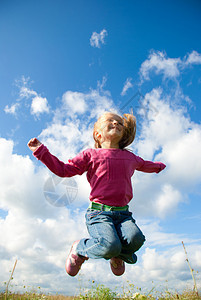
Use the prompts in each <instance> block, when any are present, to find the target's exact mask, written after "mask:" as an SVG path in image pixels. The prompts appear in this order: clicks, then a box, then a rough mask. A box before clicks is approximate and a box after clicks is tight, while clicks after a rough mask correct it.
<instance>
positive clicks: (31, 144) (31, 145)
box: [27, 138, 41, 152]
mask: <svg viewBox="0 0 201 300" xmlns="http://www.w3.org/2000/svg"><path fill="white" fill-rule="evenodd" d="M40 145H41V142H40V141H39V140H38V139H37V138H33V139H31V140H30V141H29V142H28V144H27V146H28V147H29V149H30V150H31V151H33V152H34V151H36V150H37V149H38V147H39V146H40Z"/></svg>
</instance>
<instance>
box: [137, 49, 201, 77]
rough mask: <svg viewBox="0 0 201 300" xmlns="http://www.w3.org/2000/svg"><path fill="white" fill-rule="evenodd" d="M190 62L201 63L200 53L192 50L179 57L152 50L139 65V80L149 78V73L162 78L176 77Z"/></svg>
mask: <svg viewBox="0 0 201 300" xmlns="http://www.w3.org/2000/svg"><path fill="white" fill-rule="evenodd" d="M192 64H201V54H199V53H198V52H197V51H192V52H191V53H190V54H188V55H187V56H185V57H184V58H183V59H181V58H170V57H168V56H167V54H166V53H165V52H162V51H152V52H151V53H150V55H149V57H148V59H146V60H145V61H144V62H143V63H142V65H141V67H140V72H139V73H140V77H141V82H143V81H145V80H149V79H150V75H151V74H152V73H153V74H157V75H162V76H163V79H167V78H168V79H177V78H178V76H179V75H180V74H181V72H182V70H183V69H184V68H186V67H188V66H189V65H192Z"/></svg>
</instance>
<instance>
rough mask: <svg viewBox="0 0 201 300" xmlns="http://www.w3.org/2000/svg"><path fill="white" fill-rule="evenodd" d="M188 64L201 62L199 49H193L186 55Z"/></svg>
mask: <svg viewBox="0 0 201 300" xmlns="http://www.w3.org/2000/svg"><path fill="white" fill-rule="evenodd" d="M186 64H199V65H200V64H201V54H200V53H198V52H197V51H195V50H194V51H192V52H191V53H190V54H189V55H187V56H186Z"/></svg>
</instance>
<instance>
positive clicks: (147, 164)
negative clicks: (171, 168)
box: [136, 156, 166, 173]
mask: <svg viewBox="0 0 201 300" xmlns="http://www.w3.org/2000/svg"><path fill="white" fill-rule="evenodd" d="M136 159H137V162H138V167H137V168H136V170H137V171H141V172H145V173H159V172H161V171H162V170H163V169H165V167H166V165H165V164H163V163H162V162H153V161H149V160H144V159H142V158H141V157H139V156H136Z"/></svg>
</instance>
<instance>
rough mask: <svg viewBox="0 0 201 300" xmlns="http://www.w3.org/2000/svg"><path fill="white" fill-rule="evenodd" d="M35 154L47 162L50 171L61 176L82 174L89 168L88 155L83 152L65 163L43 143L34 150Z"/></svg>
mask: <svg viewBox="0 0 201 300" xmlns="http://www.w3.org/2000/svg"><path fill="white" fill-rule="evenodd" d="M33 155H34V156H35V157H36V158H37V159H38V160H40V161H41V162H42V163H43V164H45V165H46V166H47V167H48V169H49V170H50V171H52V172H53V173H54V174H56V175H57V176H60V177H72V176H74V175H82V174H83V173H84V172H85V171H86V170H87V168H88V161H87V157H86V156H85V155H84V153H83V152H82V153H80V154H78V155H77V156H76V157H75V158H74V159H72V160H69V161H68V163H64V162H62V161H60V160H59V159H58V158H57V157H56V156H54V155H52V154H51V153H50V152H49V150H48V149H47V147H45V146H44V145H43V144H42V145H41V146H40V147H39V148H38V149H37V150H36V151H34V153H33Z"/></svg>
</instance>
